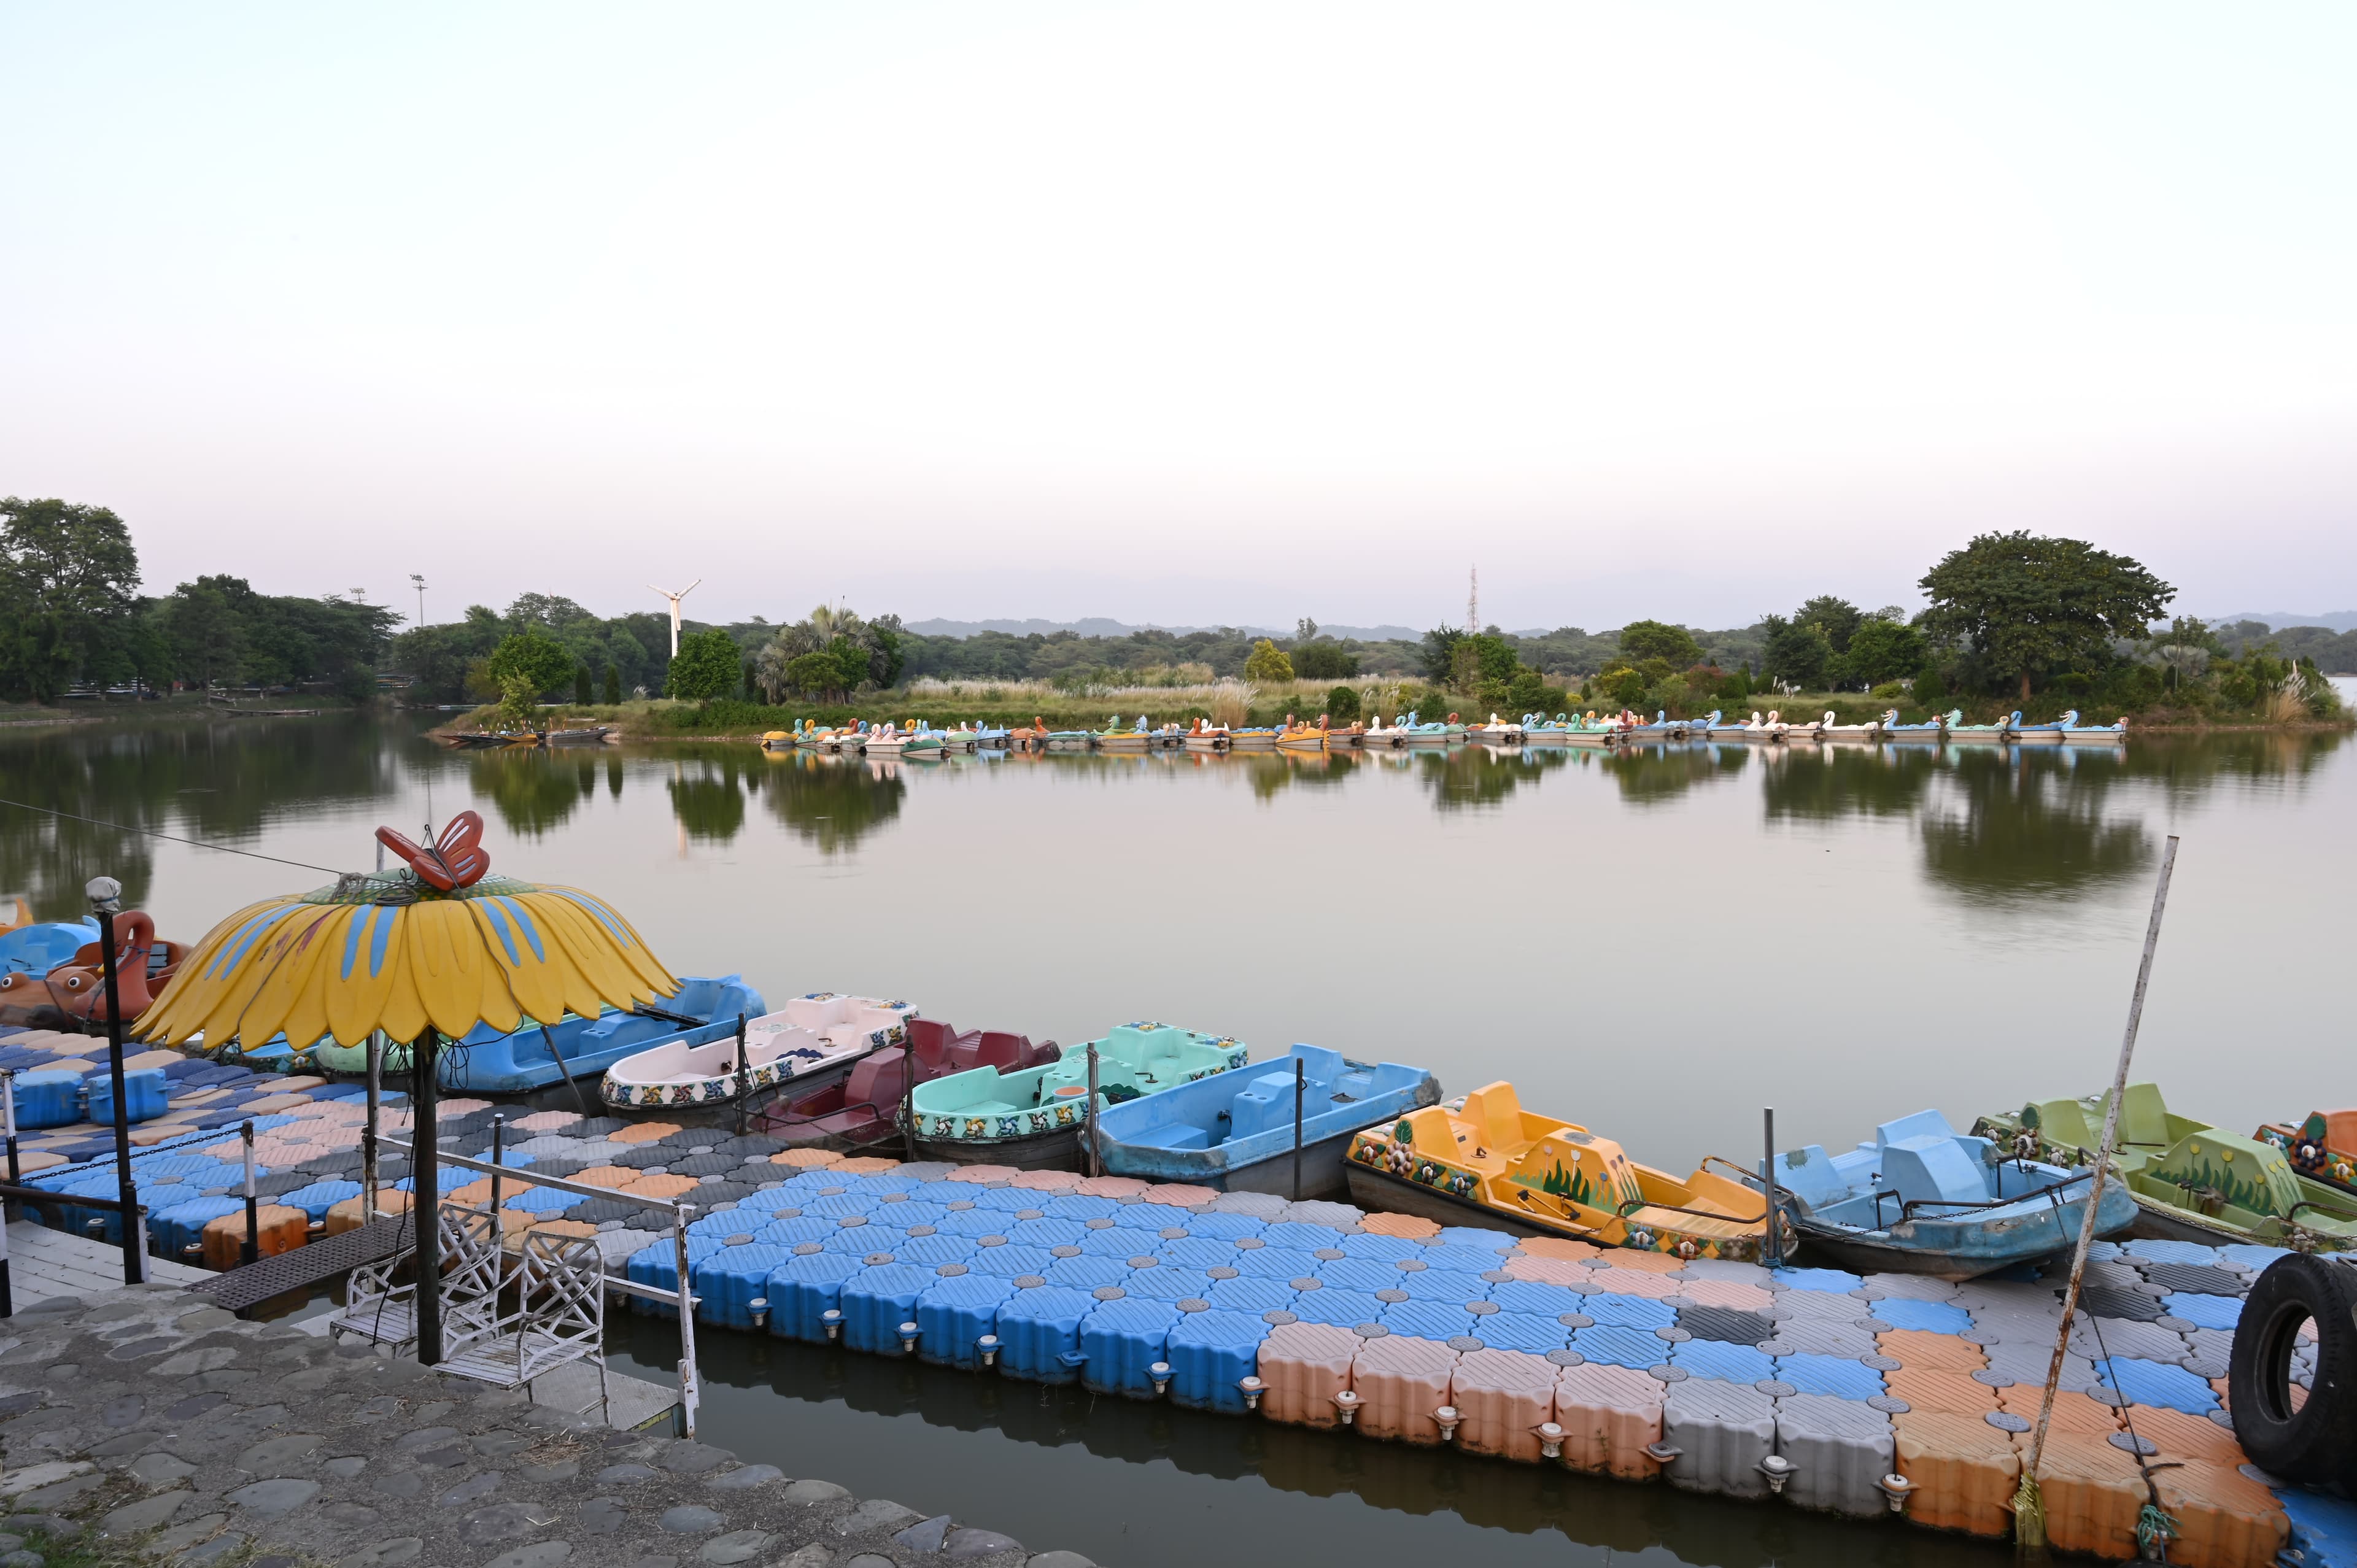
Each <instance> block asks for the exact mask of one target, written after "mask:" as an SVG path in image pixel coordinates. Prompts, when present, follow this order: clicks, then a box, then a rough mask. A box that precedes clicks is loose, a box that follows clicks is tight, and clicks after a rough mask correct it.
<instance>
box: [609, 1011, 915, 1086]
mask: <svg viewBox="0 0 2357 1568" xmlns="http://www.w3.org/2000/svg"><path fill="white" fill-rule="evenodd" d="M916 1013H917V1010H916V1009H915V1008H914V1007H912V1006H910V1005H909V1004H908V1003H906V1002H887V1001H884V1000H882V999H881V998H878V997H873V996H838V995H836V994H835V993H833V992H831V991H813V992H812V993H810V994H809V995H807V996H797V997H795V998H793V1000H791V1001H790V1002H788V1003H787V1004H785V1006H783V1007H782V1008H780V1009H779V1010H778V1011H777V1012H775V1013H765V1014H763V1015H761V1016H760V1017H758V1018H752V1019H748V1020H747V1021H746V1023H745V1026H744V1027H743V1029H742V1030H741V1031H739V1032H737V1033H735V1034H731V1035H726V1036H722V1037H721V1038H719V1039H716V1040H706V1041H704V1042H701V1043H694V1044H692V1043H690V1042H689V1041H688V1040H687V1039H686V1038H685V1037H684V1036H682V1037H680V1038H676V1039H671V1040H666V1041H664V1042H663V1043H662V1045H659V1046H653V1047H649V1048H648V1049H646V1050H643V1051H640V1052H637V1053H635V1054H633V1055H631V1056H627V1057H624V1058H622V1059H621V1060H619V1061H618V1062H616V1063H615V1064H614V1065H613V1066H611V1067H609V1068H608V1069H606V1076H605V1077H604V1078H603V1079H599V1080H598V1092H599V1094H600V1095H602V1096H603V1097H604V1099H605V1101H606V1103H607V1104H608V1105H610V1106H612V1107H613V1108H614V1109H615V1110H617V1111H656V1110H667V1109H673V1108H678V1107H683V1106H695V1105H723V1104H726V1103H729V1102H730V1101H735V1100H737V1099H739V1098H740V1097H742V1096H744V1095H747V1094H759V1093H760V1092H761V1091H762V1090H769V1089H774V1088H776V1087H777V1086H778V1085H780V1084H782V1083H784V1082H786V1081H788V1080H789V1079H797V1078H815V1077H820V1076H823V1075H824V1074H826V1073H828V1072H831V1071H833V1070H834V1069H838V1068H845V1067H848V1066H850V1065H851V1063H852V1062H854V1061H856V1060H857V1059H858V1058H861V1057H863V1056H866V1055H867V1054H868V1053H869V1052H871V1051H878V1050H882V1049H883V1048H884V1047H887V1046H889V1045H897V1044H899V1042H900V1041H901V1039H902V1038H903V1037H904V1036H905V1035H906V1032H907V1027H908V1023H909V1019H911V1018H913V1017H915V1016H916Z"/></svg>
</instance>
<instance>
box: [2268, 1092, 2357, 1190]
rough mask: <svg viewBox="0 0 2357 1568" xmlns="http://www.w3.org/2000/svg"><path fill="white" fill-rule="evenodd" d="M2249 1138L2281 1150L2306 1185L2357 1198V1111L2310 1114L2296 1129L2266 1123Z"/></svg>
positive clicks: (2288, 1124) (2282, 1124) (2283, 1124)
mask: <svg viewBox="0 0 2357 1568" xmlns="http://www.w3.org/2000/svg"><path fill="white" fill-rule="evenodd" d="M2251 1135H2252V1136H2253V1137H2255V1138H2256V1139H2258V1140H2259V1142H2261V1143H2263V1144H2268V1145H2270V1146H2271V1147H2274V1148H2277V1149H2281V1150H2282V1151H2283V1152H2284V1155H2285V1157H2286V1158H2287V1159H2289V1160H2290V1161H2291V1168H2292V1169H2293V1170H2294V1171H2295V1172H2297V1173H2298V1175H2300V1176H2305V1177H2307V1178H2308V1179H2309V1181H2315V1182H2322V1183H2323V1184H2324V1185H2325V1186H2327V1187H2332V1188H2334V1189H2335V1190H2337V1191H2340V1192H2344V1193H2348V1194H2350V1195H2351V1196H2352V1197H2357V1111H2311V1112H2309V1113H2308V1118H2307V1120H2305V1121H2303V1122H2299V1123H2298V1124H2297V1125H2293V1124H2290V1123H2280V1122H2269V1123H2268V1124H2267V1125H2266V1126H2264V1127H2262V1128H2260V1129H2259V1130H2258V1131H2257V1132H2256V1133H2253V1134H2251Z"/></svg>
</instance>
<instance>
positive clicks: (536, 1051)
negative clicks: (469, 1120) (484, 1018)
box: [440, 974, 770, 1094]
mask: <svg viewBox="0 0 2357 1568" xmlns="http://www.w3.org/2000/svg"><path fill="white" fill-rule="evenodd" d="M769 1010H770V1008H769V1004H767V1003H765V1002H763V1001H762V1000H761V993H759V992H758V991H756V990H754V989H753V988H752V987H751V986H749V985H748V984H746V983H745V977H744V976H743V975H740V974H724V975H719V976H717V977H713V976H692V977H688V978H684V979H683V980H682V981H681V982H680V986H679V989H678V990H677V991H676V992H674V993H672V994H671V995H669V996H666V997H664V998H663V999H662V1002H661V1003H659V1004H655V1006H654V1007H652V1008H650V1009H647V1010H645V1011H641V1012H635V1013H622V1012H617V1011H615V1010H613V1009H611V1008H608V1009H607V1010H606V1011H604V1012H602V1013H600V1014H598V1015H597V1016H596V1017H595V1018H579V1017H573V1018H566V1019H565V1020H564V1021H562V1022H561V1023H556V1024H550V1025H545V1026H544V1025H540V1024H534V1023H531V1022H530V1021H528V1020H527V1022H526V1024H525V1026H524V1027H522V1028H521V1029H518V1030H516V1031H514V1032H513V1033H512V1034H501V1033H500V1031H498V1030H496V1029H493V1028H492V1027H491V1026H490V1025H488V1024H478V1025H476V1026H474V1027H473V1028H472V1029H469V1030H468V1032H467V1034H466V1036H465V1037H464V1038H462V1039H460V1040H458V1041H457V1042H456V1044H455V1045H454V1046H450V1047H445V1049H444V1054H443V1057H442V1059H441V1063H440V1069H441V1083H442V1087H443V1088H445V1089H448V1090H457V1091H459V1092H462V1093H469V1094H522V1093H525V1092H527V1091H529V1090H535V1089H545V1088H547V1087H548V1086H550V1085H551V1084H555V1083H561V1082H563V1081H564V1080H565V1079H567V1078H577V1079H591V1080H593V1081H594V1080H595V1079H597V1078H599V1077H600V1076H602V1075H603V1074H604V1072H605V1070H606V1069H608V1068H609V1067H612V1066H613V1065H614V1064H615V1063H616V1062H618V1061H620V1060H621V1059H622V1058H624V1057H627V1056H632V1055H635V1054H636V1053H638V1052H640V1051H643V1050H650V1049H651V1048H653V1047H656V1046H661V1045H668V1044H670V1043H671V1042H672V1041H673V1040H684V1041H686V1042H687V1043H688V1044H689V1045H691V1046H703V1045H709V1044H711V1043H712V1042H713V1041H715V1040H717V1039H719V1038H721V1037H722V1036H727V1035H734V1034H735V1033H736V1032H737V1018H738V1017H739V1016H740V1015H742V1016H743V1017H746V1018H748V1019H750V1018H758V1017H759V1016H761V1015H763V1014H764V1013H767V1012H768V1011H769Z"/></svg>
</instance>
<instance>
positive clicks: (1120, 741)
mask: <svg viewBox="0 0 2357 1568" xmlns="http://www.w3.org/2000/svg"><path fill="white" fill-rule="evenodd" d="M1153 739H1154V737H1153V736H1144V735H1101V736H1097V738H1096V748H1097V749H1098V750H1099V751H1144V750H1145V749H1146V747H1147V746H1151V745H1152V744H1153Z"/></svg>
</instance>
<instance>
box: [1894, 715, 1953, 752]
mask: <svg viewBox="0 0 2357 1568" xmlns="http://www.w3.org/2000/svg"><path fill="white" fill-rule="evenodd" d="M1881 731H1882V738H1883V739H1884V740H1892V741H1928V742H1930V743H1931V744H1932V745H1935V746H1936V745H1938V744H1939V743H1940V742H1941V741H1943V740H1945V739H1947V738H1948V722H1947V720H1945V719H1943V718H1941V717H1939V716H1938V715H1936V714H1935V715H1933V716H1932V718H1930V719H1927V720H1925V721H1924V722H1923V723H1921V724H1920V725H1902V724H1900V722H1899V710H1898V709H1897V708H1888V709H1885V710H1884V711H1883V714H1882V725H1881Z"/></svg>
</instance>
